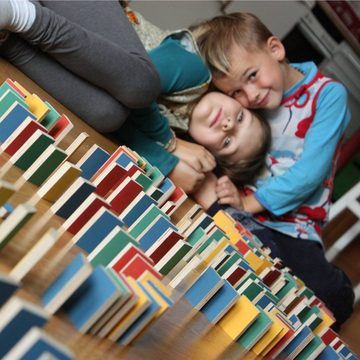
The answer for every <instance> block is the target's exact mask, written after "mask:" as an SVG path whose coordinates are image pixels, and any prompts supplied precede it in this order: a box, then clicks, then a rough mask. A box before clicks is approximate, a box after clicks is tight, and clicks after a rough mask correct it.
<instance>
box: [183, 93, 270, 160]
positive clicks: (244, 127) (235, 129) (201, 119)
mask: <svg viewBox="0 0 360 360" xmlns="http://www.w3.org/2000/svg"><path fill="white" fill-rule="evenodd" d="M262 133H263V130H262V127H261V125H260V122H259V120H258V118H257V117H256V116H254V114H252V113H251V112H250V111H249V110H247V109H244V108H243V107H242V106H241V104H240V103H239V102H237V101H235V100H234V99H232V98H230V97H228V96H227V95H225V94H222V93H219V92H211V93H209V94H207V95H205V96H204V97H203V98H202V99H201V100H200V102H199V103H198V104H197V105H196V106H195V108H194V111H193V113H192V115H191V121H190V126H189V134H190V135H191V136H192V137H193V139H194V140H195V141H196V142H198V143H199V144H201V145H203V146H205V147H206V148H207V149H208V150H209V151H210V152H211V153H213V154H214V155H215V156H218V157H221V158H226V159H227V160H229V161H231V162H234V163H235V162H238V161H240V160H243V159H248V158H251V157H252V154H253V153H254V152H255V151H256V150H257V149H258V147H259V143H261V141H262V140H260V139H261V138H262Z"/></svg>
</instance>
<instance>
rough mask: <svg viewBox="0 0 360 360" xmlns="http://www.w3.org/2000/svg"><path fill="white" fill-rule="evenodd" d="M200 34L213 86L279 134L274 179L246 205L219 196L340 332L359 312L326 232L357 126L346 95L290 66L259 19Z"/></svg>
mask: <svg viewBox="0 0 360 360" xmlns="http://www.w3.org/2000/svg"><path fill="white" fill-rule="evenodd" d="M195 32H197V33H198V34H199V36H198V45H199V48H200V51H201V53H202V55H203V57H204V58H205V61H206V63H207V64H208V66H209V68H210V70H211V72H212V76H213V83H214V85H215V86H216V87H217V88H218V89H219V90H221V91H222V92H224V93H226V94H227V95H229V96H231V97H233V98H234V99H236V100H237V101H239V102H240V103H241V105H243V106H244V107H247V108H250V109H262V110H263V116H264V117H265V118H266V119H268V121H269V123H270V126H271V132H272V148H271V157H270V162H269V163H268V176H266V177H263V178H262V179H260V180H259V181H258V182H257V189H256V191H255V192H254V193H252V194H250V195H247V196H243V197H241V198H240V197H239V195H238V192H237V191H236V190H234V187H233V185H232V184H231V182H230V181H229V180H228V179H226V178H225V179H224V178H223V179H222V180H221V182H220V183H218V184H217V187H216V192H217V196H218V197H220V201H221V199H223V202H227V203H229V201H228V200H224V198H226V197H227V198H233V199H234V196H235V199H237V200H238V207H240V208H241V209H242V210H245V212H247V213H251V214H254V218H255V219H256V221H257V223H260V224H262V228H261V229H255V230H254V233H255V234H256V235H258V236H259V238H260V239H261V240H262V241H263V242H264V244H265V245H268V246H269V247H270V248H271V249H272V253H273V254H274V255H275V256H279V257H281V258H282V259H283V261H284V263H285V264H286V265H287V266H289V267H291V268H292V269H293V271H294V272H295V274H296V275H298V276H299V277H301V278H302V279H303V280H304V281H305V282H306V283H307V284H308V286H309V287H310V288H312V289H313V290H314V291H315V294H316V295H317V296H318V297H319V298H320V299H322V300H323V301H324V302H325V303H326V304H327V306H328V307H329V308H330V309H331V310H332V311H333V312H334V315H335V317H336V319H337V324H338V325H340V324H341V323H343V322H344V321H345V320H346V319H347V318H348V317H349V316H350V314H351V312H352V305H353V298H354V296H353V291H352V286H351V283H350V281H349V279H348V278H347V276H346V275H345V274H344V273H343V272H342V271H341V270H339V269H338V268H336V267H335V266H333V265H332V264H329V263H328V262H327V261H326V259H325V256H324V252H323V248H322V243H321V229H322V227H323V226H324V224H325V223H326V220H327V215H328V210H329V206H330V197H331V191H332V186H333V175H334V169H335V160H336V153H337V152H336V150H337V147H338V144H339V142H340V140H341V138H342V136H343V134H344V131H345V128H346V126H347V125H348V123H349V121H350V113H349V109H348V107H347V93H346V90H345V88H344V86H343V85H341V84H340V83H338V82H336V81H335V80H333V79H330V78H327V77H325V76H323V75H322V74H321V73H320V72H319V71H318V69H317V68H316V66H315V64H314V63H312V62H309V63H302V64H289V63H288V62H287V61H286V55H285V49H284V46H283V44H282V43H281V41H280V40H279V39H278V38H277V37H276V36H274V35H273V34H272V33H271V32H270V31H269V30H268V29H267V28H266V26H265V25H264V24H263V23H262V22H261V21H260V20H259V19H258V18H257V17H256V16H254V15H252V14H247V13H236V14H230V15H224V16H219V17H215V18H213V19H212V20H210V21H207V22H204V23H203V24H200V25H199V26H198V27H197V30H195ZM233 205H234V202H233ZM264 210H266V212H264ZM256 214H258V215H256ZM233 215H234V213H233Z"/></svg>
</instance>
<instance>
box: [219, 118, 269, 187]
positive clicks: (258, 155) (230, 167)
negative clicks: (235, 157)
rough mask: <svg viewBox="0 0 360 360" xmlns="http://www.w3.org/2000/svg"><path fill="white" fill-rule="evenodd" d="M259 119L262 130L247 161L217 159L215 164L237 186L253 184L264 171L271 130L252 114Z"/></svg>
mask: <svg viewBox="0 0 360 360" xmlns="http://www.w3.org/2000/svg"><path fill="white" fill-rule="evenodd" d="M254 116H256V117H257V118H258V119H259V123H260V125H261V128H262V134H261V138H260V139H256V140H255V139H254V141H258V142H259V144H260V145H259V147H258V149H257V151H256V152H255V153H254V154H252V156H251V157H250V158H249V159H244V160H240V161H237V162H236V163H234V162H230V161H228V160H227V159H226V158H219V157H217V159H216V160H217V163H218V166H219V168H220V171H221V172H222V174H223V175H227V176H229V178H230V179H231V180H232V181H233V182H234V183H235V184H236V185H238V186H242V185H251V184H254V183H255V181H256V179H257V178H258V177H259V176H260V175H261V173H262V171H263V170H264V169H265V162H266V157H267V155H268V153H269V151H270V146H271V128H270V125H269V123H268V122H267V120H265V119H264V118H263V117H262V116H260V115H259V114H257V113H256V114H254Z"/></svg>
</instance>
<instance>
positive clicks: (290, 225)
mask: <svg viewBox="0 0 360 360" xmlns="http://www.w3.org/2000/svg"><path fill="white" fill-rule="evenodd" d="M292 66H293V67H295V68H297V69H298V70H300V71H301V72H302V73H303V74H304V77H303V79H302V80H301V81H299V82H298V83H297V84H295V85H294V86H293V87H292V88H291V89H289V90H288V91H287V92H286V93H285V94H284V97H283V102H282V105H281V106H280V108H278V109H275V110H271V111H266V112H264V116H265V117H266V119H267V120H268V121H269V123H270V126H271V130H272V148H271V156H270V158H269V163H268V169H269V173H268V176H267V177H265V178H262V179H260V180H259V181H258V184H257V190H256V192H255V197H256V198H257V200H258V201H259V202H260V203H261V204H262V205H263V206H264V207H265V208H266V209H267V210H268V211H269V212H270V215H269V216H267V215H265V216H263V215H260V216H258V217H257V218H258V219H259V220H260V221H261V222H262V223H263V224H264V225H266V226H268V227H271V228H273V229H276V230H278V231H280V232H283V233H286V234H288V235H291V236H293V237H299V238H306V239H311V240H318V241H320V240H321V228H322V227H323V225H324V223H325V221H326V220H327V215H328V210H329V206H330V196H331V191H332V187H333V175H334V174H333V172H334V169H335V164H334V161H333V160H334V157H335V154H336V149H337V146H338V144H339V141H340V139H341V138H342V136H343V134H344V131H345V129H346V126H347V125H348V123H349V121H350V112H349V109H348V106H347V92H346V89H345V88H344V86H343V85H341V84H340V83H338V82H335V81H333V80H331V79H329V78H326V77H322V76H321V75H320V74H319V73H318V69H317V68H316V66H315V64H313V63H311V62H310V63H303V64H292Z"/></svg>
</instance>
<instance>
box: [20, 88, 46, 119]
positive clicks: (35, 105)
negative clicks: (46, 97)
mask: <svg viewBox="0 0 360 360" xmlns="http://www.w3.org/2000/svg"><path fill="white" fill-rule="evenodd" d="M25 102H26V103H27V104H28V105H29V110H30V111H31V112H32V113H33V114H34V115H35V116H36V118H37V120H38V121H41V120H42V119H43V118H44V117H45V116H46V114H47V113H48V112H49V111H50V109H49V107H48V106H47V105H46V104H45V103H44V101H42V100H41V99H40V98H39V97H38V96H37V95H36V94H30V95H28V96H27V97H26V98H25Z"/></svg>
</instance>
